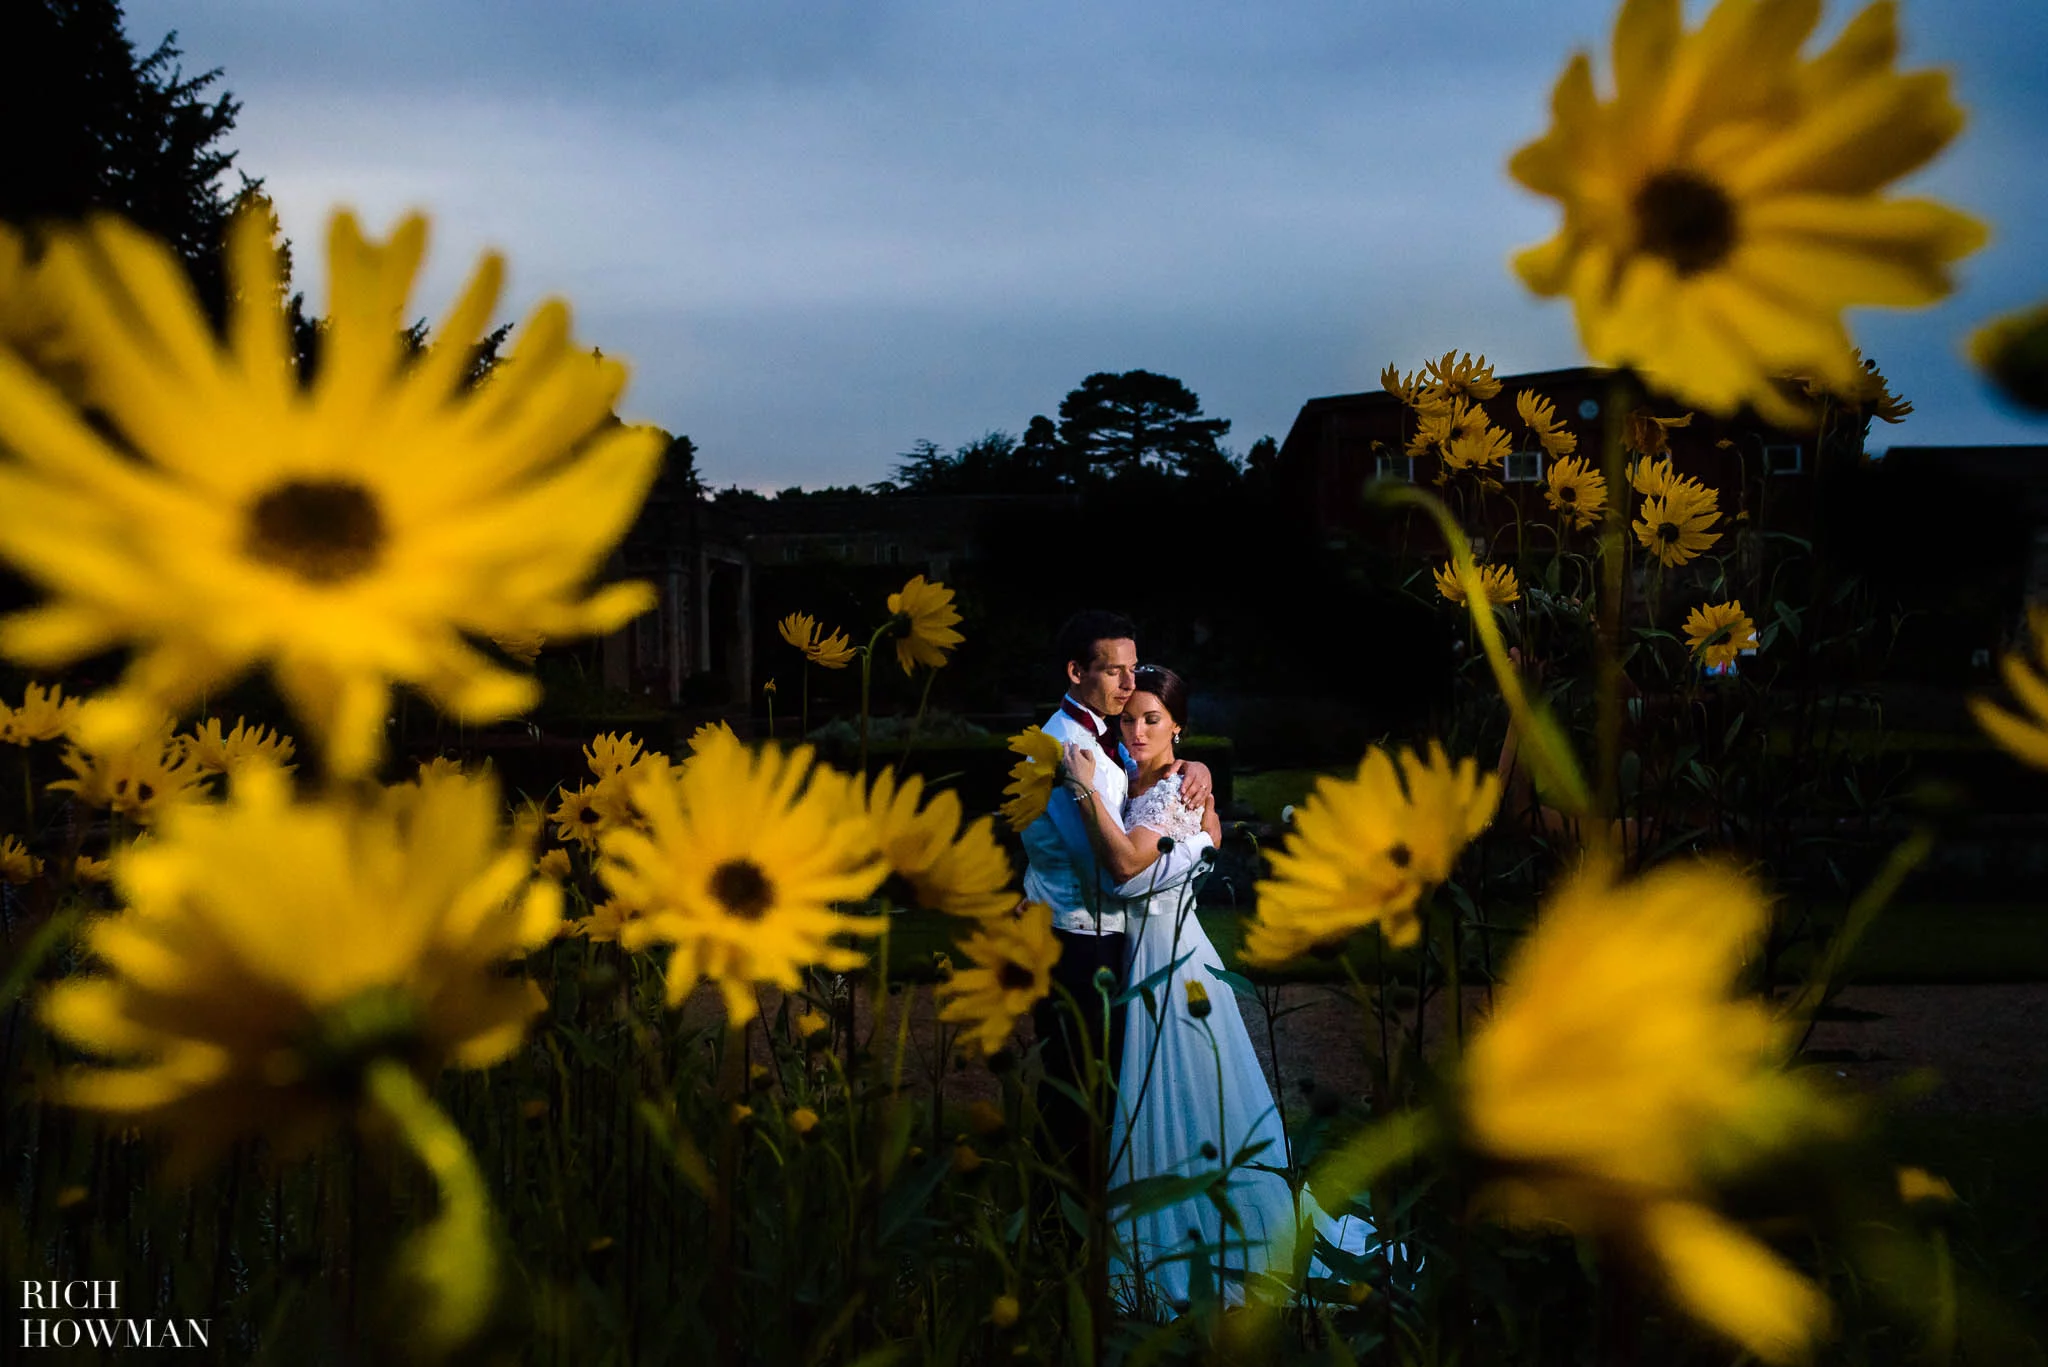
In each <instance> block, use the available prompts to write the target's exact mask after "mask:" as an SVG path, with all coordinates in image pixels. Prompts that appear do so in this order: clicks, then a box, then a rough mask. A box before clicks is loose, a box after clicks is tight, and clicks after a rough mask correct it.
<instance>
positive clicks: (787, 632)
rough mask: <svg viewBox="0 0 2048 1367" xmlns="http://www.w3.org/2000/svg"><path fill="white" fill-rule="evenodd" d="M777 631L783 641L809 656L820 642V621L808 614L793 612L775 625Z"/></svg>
mask: <svg viewBox="0 0 2048 1367" xmlns="http://www.w3.org/2000/svg"><path fill="white" fill-rule="evenodd" d="M775 630H776V632H777V633H778V634H780V635H781V637H782V639H783V640H785V641H787V642H789V643H790V644H791V645H793V646H795V647H796V648H797V649H798V650H801V651H802V652H803V653H804V654H806V655H808V654H810V653H811V647H812V646H813V645H815V644H816V643H817V640H818V619H817V618H815V617H813V616H811V614H809V613H808V612H792V613H790V614H789V616H787V617H785V618H783V619H782V620H781V621H780V622H777V623H776V624H775Z"/></svg>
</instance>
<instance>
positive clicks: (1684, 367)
mask: <svg viewBox="0 0 2048 1367" xmlns="http://www.w3.org/2000/svg"><path fill="white" fill-rule="evenodd" d="M1819 16H1820V6H1819V4H1817V3H1809V4H1801V5H1785V4H1757V3H1754V0H1721V3H1719V4H1717V5H1716V6H1715V7H1714V9H1713V11H1712V12H1711V13H1709V14H1708V16H1707V17H1706V20H1705V22H1704V23H1703V24H1702V25H1701V27H1700V28H1699V29H1698V30H1697V31H1694V32H1687V31H1685V29H1684V27H1683V16H1682V13H1681V6H1680V4H1679V0H1626V2H1625V3H1624V4H1623V5H1622V7H1621V14H1620V17H1619V19H1618V20H1617V21H1616V23H1615V28H1614V76H1615V91H1614V94H1613V96H1612V97H1611V98H1605V99H1603V98H1601V96H1600V95H1599V94H1597V93H1596V91H1595V89H1594V84H1593V67H1592V61H1591V59H1590V58H1589V57H1588V56H1587V54H1585V53H1580V54H1578V55H1577V56H1575V57H1574V58H1573V59H1572V61H1571V63H1570V65H1569V66H1567V67H1566V68H1565V71H1564V74H1563V76H1562V77H1560V78H1559V80H1558V83H1557V87H1556V89H1555V91H1554V92H1553V94H1552V96H1551V117H1552V123H1551V127H1550V129H1549V131H1548V132H1546V133H1545V134H1544V135H1543V136H1542V137H1541V138H1539V139H1537V140H1536V141H1535V142H1532V143H1530V144H1528V145H1527V146H1525V147H1523V148H1522V149H1521V150H1520V151H1518V152H1517V153H1516V154H1515V155H1514V158H1513V159H1512V160H1511V161H1510V162H1509V166H1508V169H1509V172H1510V174H1512V175H1513V176H1514V178H1515V179H1516V180H1518V181H1520V182H1521V183H1522V184H1523V185H1524V186H1526V187H1528V188H1529V189H1531V190H1534V191H1536V192H1537V193H1538V194H1542V195H1547V196H1550V197H1551V198H1554V199H1556V200H1558V201H1559V203H1560V204H1561V205H1562V207H1563V210H1564V221H1563V224H1562V226H1561V228H1560V230H1559V232H1558V234H1557V236H1556V237H1554V238H1552V239H1551V240H1550V241H1548V242H1546V243H1544V244H1542V245H1541V246H1537V247H1532V248H1530V249H1528V250H1526V251H1524V252H1522V253H1520V254H1519V255H1518V256H1517V257H1516V258H1515V269H1516V271H1517V272H1518V273H1519V274H1520V275H1521V277H1522V280H1523V283H1525V284H1526V285H1528V287H1529V288H1530V289H1531V290H1533V291H1535V292H1536V293H1537V294H1539V295H1568V296H1569V297H1570V298H1571V300H1572V303H1573V307H1574V310H1575V312H1576V314H1577V318H1578V326H1579V336H1580V339H1581V341H1582V343H1583V344H1584V346H1585V349H1586V352H1587V354H1588V355H1590V356H1591V357H1592V358H1593V359H1594V360H1595V361H1596V362H1598V363H1600V364H1602V365H1612V366H1629V367H1633V368H1635V369H1637V370H1640V371H1642V372H1644V373H1645V374H1646V375H1648V376H1649V377H1650V378H1651V379H1652V380H1653V381H1654V382H1655V383H1656V384H1657V385H1658V386H1659V387H1660V388H1662V389H1664V390H1666V391H1667V392H1670V393H1673V394H1676V395H1678V396H1680V397H1682V398H1683V399H1684V400H1685V401H1687V402H1689V403H1693V404H1697V405H1698V406H1700V407H1702V408H1706V409H1708V410H1710V411H1712V412H1714V413H1716V414H1719V415H1722V416H1727V415H1730V414H1732V413H1734V412H1735V411H1736V410H1737V409H1738V408H1740V407H1741V406H1742V405H1743V404H1744V403H1745V402H1746V403H1749V404H1751V405H1753V406H1754V407H1755V408H1756V409H1757V411H1758V412H1760V413H1762V414H1763V415H1764V416H1765V417H1767V418H1770V419H1772V420H1773V421H1776V422H1779V423H1780V424H1790V423H1792V422H1794V421H1796V420H1797V417H1798V412H1797V407H1796V405H1793V404H1792V403H1791V402H1790V401H1789V400H1788V399H1787V398H1785V396H1784V395H1783V393H1782V392H1781V391H1780V390H1779V389H1778V387H1777V386H1776V384H1775V382H1774V377H1775V376H1776V375H1777V374H1778V373H1780V372H1783V371H1788V370H1789V371H1797V372H1800V373H1811V374H1816V375H1819V376H1821V377H1822V378H1824V379H1825V380H1827V381H1828V382H1829V383H1830V384H1831V385H1836V386H1843V385H1848V384H1851V383H1853V382H1854V381H1855V379H1856V375H1855V363H1854V361H1853V360H1852V359H1851V346H1850V342H1849V335H1848V332H1847V329H1846V328H1845V327H1844V326H1843V323H1842V311H1843V309H1844V308H1848V307H1856V306H1862V305H1869V304H1879V305H1893V306H1907V307H1913V306H1919V305H1924V304H1930V303H1933V302H1934V301H1936V300H1938V299H1941V298H1943V297H1944V296H1946V295H1947V294H1948V293H1949V292H1950V290H1951V289H1952V288H1953V282H1952V280H1951V277H1950V273H1949V269H1948V268H1949V265H1950V263H1952V262H1954V261H1956V260H1958V259H1959V258H1961V257H1963V256H1966V255H1968V254H1969V253H1970V252H1973V251H1975V250H1976V249H1977V248H1978V247H1979V246H1981V245H1982V244H1983V242H1984V240H1985V231H1984V228H1983V226H1982V225H1981V224H1979V223H1977V222H1976V221H1975V220H1974V219H1971V218H1968V217H1966V216H1964V215H1963V214H1960V213H1957V212H1956V211H1955V210H1953V209H1950V208H1948V207H1947V206H1946V205H1943V204H1940V203H1937V202H1934V201H1932V200H1923V199H1887V198H1885V197H1883V195H1882V194H1881V193H1880V192H1881V191H1882V190H1883V188H1884V187H1885V186H1886V185H1887V184H1889V183H1890V182H1891V181H1893V180H1896V179H1898V178H1899V177H1900V176H1903V175H1905V174H1907V173H1908V172H1910V171H1912V170H1914V169H1916V168H1917V167H1919V166H1921V165H1923V164H1925V163H1926V162H1927V161H1928V160H1929V159H1931V158H1932V157H1933V156H1934V155H1935V154H1936V153H1937V152H1939V151H1940V150H1941V148H1942V147H1943V146H1945V145H1946V144H1947V143H1948V141H1949V140H1950V139H1951V138H1953V137H1954V136H1955V134H1956V133H1957V132H1958V131H1959V130H1960V129H1961V128H1962V125H1963V114H1962V111H1961V110H1960V109H1959V108H1957V107H1956V105H1955V104H1954V102H1953V101H1951V100H1950V99H1949V93H1948V77H1947V76H1946V74H1945V73H1942V72H1938V71H1923V72H1914V73H1904V72H1900V71H1898V70H1896V69H1895V66H1894V63H1895V60H1896V57H1897V53H1898V35H1897V34H1896V32H1895V31H1894V19H1895V11H1894V7H1893V6H1892V5H1890V4H1874V5H1871V6H1870V7H1868V8H1867V9H1865V10H1864V11H1863V12H1862V13H1860V14H1859V15H1857V16H1856V17H1855V18H1854V19H1853V20H1851V21H1850V22H1849V24H1848V26H1847V27H1846V28H1845V29H1844V30H1843V31H1842V34H1841V36H1840V37H1839V38H1838V39H1837V40H1836V41H1835V43H1834V44H1833V46H1831V47H1829V48H1828V49H1827V50H1826V51H1824V52H1822V53H1820V54H1819V55H1818V56H1816V57H1814V58H1812V59H1804V58H1802V57H1801V56H1800V52H1799V49H1800V47H1801V46H1802V45H1803V44H1804V43H1805V41H1806V39H1807V37H1808V35H1809V34H1810V33H1811V32H1812V30H1813V26H1814V24H1815V22H1816V21H1817V20H1818V19H1819Z"/></svg>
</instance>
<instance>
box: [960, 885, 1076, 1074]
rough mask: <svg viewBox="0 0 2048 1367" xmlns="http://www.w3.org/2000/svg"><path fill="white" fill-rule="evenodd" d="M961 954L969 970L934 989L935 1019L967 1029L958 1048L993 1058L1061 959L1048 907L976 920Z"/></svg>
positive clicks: (1046, 988) (1030, 906)
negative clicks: (1012, 915)
mask: <svg viewBox="0 0 2048 1367" xmlns="http://www.w3.org/2000/svg"><path fill="white" fill-rule="evenodd" d="M960 952H961V954H962V955H963V956H964V957H965V958H966V959H967V962H968V967H966V968H961V969H957V970H955V971H954V973H953V976H952V977H950V978H948V979H947V980H946V981H944V982H942V983H940V984H939V985H938V987H937V988H935V989H933V990H934V993H935V994H936V996H937V997H938V1000H939V1001H940V1002H941V1003H942V1004H941V1006H940V1007H939V1019H940V1020H942V1021H946V1022H948V1023H950V1024H955V1025H965V1026H967V1027H968V1028H967V1029H966V1030H964V1031H962V1032H961V1036H960V1045H961V1047H962V1048H963V1049H978V1050H980V1052H982V1053H983V1054H993V1053H995V1052H996V1051H997V1050H998V1049H1000V1048H1002V1047H1003V1044H1004V1042H1005V1041H1007V1040H1008V1039H1009V1038H1010V1032H1011V1031H1012V1030H1014V1029H1016V1027H1017V1021H1018V1020H1019V1019H1020V1018H1021V1017H1023V1016H1024V1015H1025V1014H1026V1013H1028V1012H1029V1011H1030V1010H1031V1008H1032V1007H1033V1006H1034V1005H1036V1004H1037V1003H1038V1001H1039V999H1040V998H1042V997H1044V996H1045V994H1046V993H1048V992H1050V991H1052V966H1053V965H1054V964H1055V963H1057V962H1059V957H1060V942H1059V941H1058V940H1056V939H1054V938H1053V933H1052V908H1051V907H1048V906H1046V905H1045V904H1044V903H1043V902H1032V903H1030V904H1028V905H1027V906H1026V907H1025V908H1024V910H1023V912H1022V913H1021V914H1020V915H1017V916H1014V917H1009V916H997V917H991V918H990V919H988V920H985V921H978V922H976V923H975V928H974V933H973V934H972V935H969V936H968V937H967V939H966V940H965V941H964V942H963V943H962V944H961V946H960Z"/></svg>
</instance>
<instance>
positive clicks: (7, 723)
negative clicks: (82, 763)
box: [0, 684, 85, 745]
mask: <svg viewBox="0 0 2048 1367" xmlns="http://www.w3.org/2000/svg"><path fill="white" fill-rule="evenodd" d="M84 705H85V704H84V700H83V699H80V698H67V697H65V696H64V685H62V684H49V685H47V686H46V685H43V684H26V685H24V686H23V687H22V690H21V706H19V707H12V708H10V707H9V706H7V704H5V703H0V742H12V743H13V744H15V745H32V744H34V743H35V742H36V741H39V740H56V739H57V738H58V737H59V736H62V735H64V734H66V733H67V732H69V731H70V730H71V726H72V723H74V722H75V721H77V720H78V713H79V710H80V708H82V707H83V706H84Z"/></svg>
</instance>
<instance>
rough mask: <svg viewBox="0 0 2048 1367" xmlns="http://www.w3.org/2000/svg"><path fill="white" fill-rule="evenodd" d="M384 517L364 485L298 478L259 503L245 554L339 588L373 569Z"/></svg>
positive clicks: (252, 512)
mask: <svg viewBox="0 0 2048 1367" xmlns="http://www.w3.org/2000/svg"><path fill="white" fill-rule="evenodd" d="M384 541H385V534H384V517H383V514H382V513H380V512H379V511H378V509H377V501H376V499H375V498H373V497H372V496H371V494H370V491H369V490H367V489H365V488H364V487H363V486H362V485H360V484H356V483H354V482H352V481H349V480H339V479H294V480H287V481H286V482H285V483H283V484H280V485H278V486H277V487H276V488H275V489H272V490H271V491H270V492H269V493H267V494H265V495H263V497H261V498H259V499H257V500H256V505H255V506H254V507H253V508H251V509H250V510H249V527H248V532H247V534H246V535H245V536H244V538H243V541H242V549H243V551H244V552H245V553H246V554H247V555H248V556H249V557H250V558H251V559H254V560H261V561H263V562H264V563H266V564H270V565H275V566H277V567H278V568H280V569H285V570H290V571H291V572H292V573H293V574H296V575H298V576H299V578H301V579H304V580H306V581H307V582H308V583H313V584H336V583H340V582H341V581H342V580H344V579H353V578H354V577H355V576H357V575H359V574H361V573H363V572H364V571H365V570H367V569H369V568H370V566H371V565H373V564H375V563H376V560H377V554H378V552H379V551H381V550H382V549H383V548H384Z"/></svg>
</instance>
